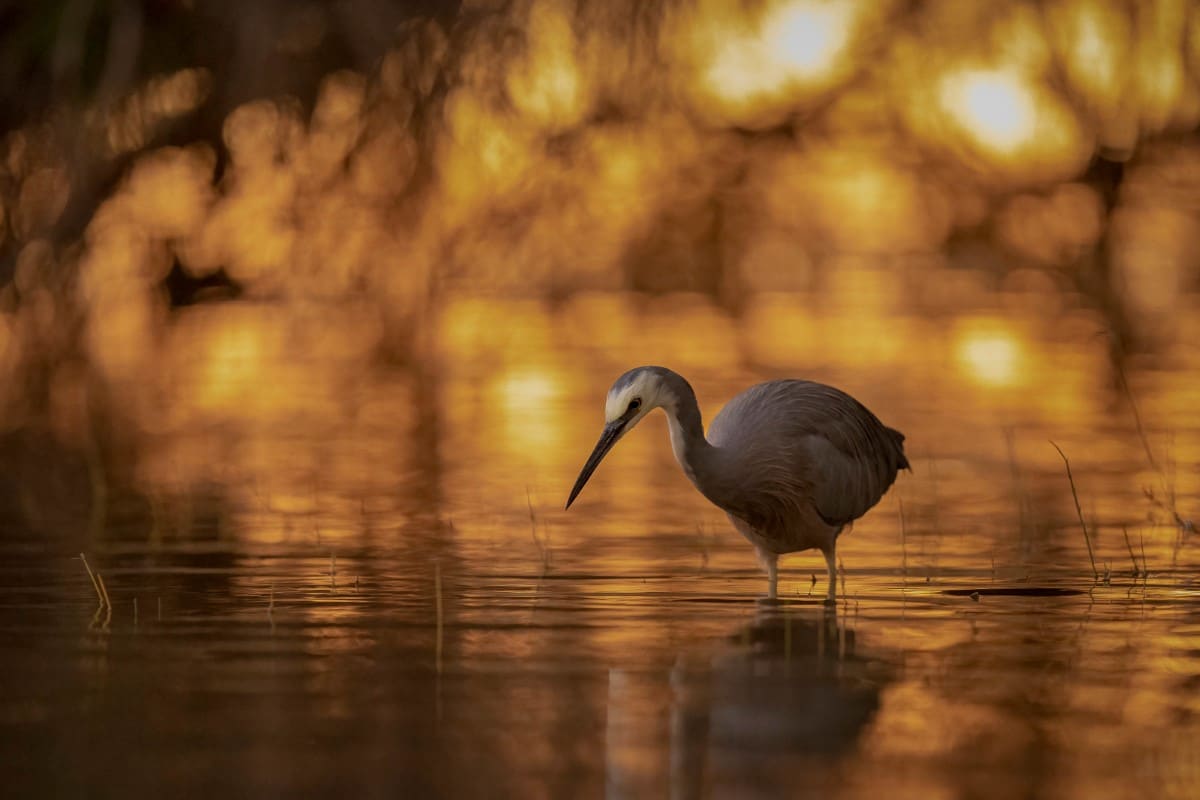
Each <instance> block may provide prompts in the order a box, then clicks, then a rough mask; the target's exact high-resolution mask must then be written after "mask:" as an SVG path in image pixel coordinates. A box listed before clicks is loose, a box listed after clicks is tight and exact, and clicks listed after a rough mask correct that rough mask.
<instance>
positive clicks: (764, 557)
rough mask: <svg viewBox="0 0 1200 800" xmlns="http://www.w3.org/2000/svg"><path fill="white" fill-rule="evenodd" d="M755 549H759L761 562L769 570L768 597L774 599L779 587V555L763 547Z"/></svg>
mask: <svg viewBox="0 0 1200 800" xmlns="http://www.w3.org/2000/svg"><path fill="white" fill-rule="evenodd" d="M755 549H756V550H757V551H758V561H759V563H760V564H762V565H763V569H765V570H766V571H767V599H768V600H774V599H775V598H776V595H777V593H778V589H779V556H777V555H776V554H775V553H768V552H767V551H766V550H763V549H762V548H755Z"/></svg>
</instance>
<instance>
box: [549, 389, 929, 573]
mask: <svg viewBox="0 0 1200 800" xmlns="http://www.w3.org/2000/svg"><path fill="white" fill-rule="evenodd" d="M641 395H645V396H646V398H647V399H646V403H647V407H645V408H642V407H640V406H641V404H642V397H641ZM609 398H610V403H616V404H617V405H616V407H615V408H614V409H613V410H612V411H613V413H612V416H613V419H611V420H610V422H609V424H608V425H607V426H606V428H605V435H604V436H602V437H601V442H600V444H598V445H597V448H596V450H595V451H594V452H593V454H592V457H591V458H590V459H589V461H588V464H587V465H586V466H585V468H584V471H583V472H582V473H581V474H580V478H579V480H578V481H577V482H576V485H575V489H574V490H573V491H572V494H571V500H574V498H575V496H576V495H577V494H578V493H579V491H580V490H581V489H582V487H583V484H584V483H585V482H586V480H587V478H588V476H590V475H591V471H592V470H593V469H595V466H596V464H598V463H599V460H600V459H601V458H603V456H604V454H605V453H606V452H607V451H608V449H609V448H611V447H612V445H613V444H614V443H615V442H616V441H617V440H618V439H619V438H620V437H621V436H622V435H624V433H625V432H626V431H627V430H628V429H629V428H632V427H633V426H634V425H636V424H637V422H638V421H639V420H640V419H641V417H642V416H644V415H645V413H647V412H648V411H649V410H650V408H651V407H652V406H661V407H662V408H663V410H664V411H665V412H666V414H667V418H668V423H669V425H670V428H671V443H672V448H673V449H674V451H675V455H676V457H677V459H678V460H679V463H680V465H681V466H682V467H683V469H684V472H685V473H686V474H687V476H688V478H689V479H690V480H691V481H692V482H693V483H694V484H695V485H696V488H698V489H699V490H700V492H701V493H702V494H704V496H705V497H707V498H708V499H709V500H710V501H712V502H713V503H714V504H715V505H717V506H719V507H720V508H722V509H723V510H724V511H725V512H726V513H727V514H728V515H729V517H730V520H731V521H732V522H733V524H734V526H735V527H736V528H737V529H738V530H739V531H740V532H741V533H742V534H743V535H745V536H746V538H747V539H749V540H750V541H751V542H752V543H753V544H754V545H755V547H756V549H757V550H758V553H759V557H760V559H761V560H762V561H763V563H764V565H765V566H766V568H767V571H768V574H769V576H770V586H771V596H774V594H775V576H776V569H775V564H776V559H777V557H778V556H779V555H780V554H783V553H790V552H794V551H797V550H806V549H809V548H817V549H819V550H821V551H822V553H824V555H825V557H826V562H827V564H828V566H829V569H830V595H831V596H832V594H833V590H834V585H833V577H834V564H835V562H834V549H835V547H836V539H837V536H838V534H839V533H840V532H841V531H842V529H843V528H844V527H845V526H846V525H848V524H850V523H851V522H853V521H854V520H856V519H858V518H859V517H861V516H862V515H863V514H865V513H866V512H867V511H868V510H870V509H871V507H872V506H874V505H875V504H876V503H878V502H879V500H880V498H881V497H883V495H884V493H886V492H887V490H888V488H889V487H891V485H892V483H893V482H894V481H895V480H896V475H897V473H898V472H899V470H901V469H906V468H908V466H909V464H908V459H907V458H906V457H905V455H904V446H903V443H904V436H903V435H902V434H901V433H900V432H899V431H896V430H894V429H892V428H889V427H887V426H886V425H884V424H883V423H882V422H880V421H879V419H878V418H877V417H876V416H875V415H874V414H872V413H871V412H870V411H869V410H868V409H867V408H866V407H865V406H863V405H862V404H861V403H859V402H858V401H857V400H855V399H854V398H853V397H851V396H850V395H848V394H846V393H845V392H842V391H840V390H838V389H835V388H833V387H831V386H826V385H824V384H820V383H814V382H812V381H802V380H777V381H769V382H767V383H760V384H758V385H756V386H752V387H750V388H749V389H747V390H746V391H744V392H742V393H741V394H739V395H737V396H736V397H734V398H733V399H732V400H730V401H729V403H728V404H727V405H726V406H725V407H724V408H723V409H721V411H720V413H719V414H717V416H716V417H715V418H714V419H713V422H712V425H711V427H710V428H709V432H708V436H707V437H705V435H704V427H703V423H702V419H701V415H700V408H699V405H698V404H697V402H696V395H695V392H694V391H693V390H692V387H691V385H690V384H688V382H687V381H686V380H685V379H684V378H683V377H682V376H680V375H679V374H677V373H675V372H673V371H671V370H669V369H666V368H664V367H638V368H637V369H633V370H630V371H629V372H626V373H625V374H624V375H622V376H621V377H619V378H618V379H617V380H616V382H615V383H614V384H613V387H612V389H610V390H609ZM635 400H636V401H637V402H636V405H634V401H635ZM626 403H628V404H630V405H628V406H626V405H625V404H626ZM651 404H652V405H651ZM569 505H570V503H569V502H568V506H569Z"/></svg>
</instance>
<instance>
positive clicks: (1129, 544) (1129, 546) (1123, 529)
mask: <svg viewBox="0 0 1200 800" xmlns="http://www.w3.org/2000/svg"><path fill="white" fill-rule="evenodd" d="M1121 533H1122V534H1123V535H1124V536H1125V549H1126V550H1128V551H1129V560H1130V561H1132V562H1133V577H1135V578H1136V577H1137V576H1138V575H1140V574H1141V570H1139V569H1138V563H1137V558H1135V557H1134V555H1133V543H1132V542H1130V541H1129V527H1128V526H1126V525H1122V526H1121Z"/></svg>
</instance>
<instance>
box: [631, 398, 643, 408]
mask: <svg viewBox="0 0 1200 800" xmlns="http://www.w3.org/2000/svg"><path fill="white" fill-rule="evenodd" d="M641 407H642V398H640V397H635V398H633V399H632V400H630V401H629V410H630V411H637V410H638V409H639V408H641Z"/></svg>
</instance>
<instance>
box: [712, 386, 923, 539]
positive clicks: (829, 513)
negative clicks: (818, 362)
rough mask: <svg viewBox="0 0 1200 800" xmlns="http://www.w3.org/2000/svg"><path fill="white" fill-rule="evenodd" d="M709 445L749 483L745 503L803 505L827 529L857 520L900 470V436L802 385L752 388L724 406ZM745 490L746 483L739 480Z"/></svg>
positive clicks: (828, 390)
mask: <svg viewBox="0 0 1200 800" xmlns="http://www.w3.org/2000/svg"><path fill="white" fill-rule="evenodd" d="M709 438H710V439H711V440H713V444H716V445H718V446H725V445H729V446H730V447H731V448H736V449H737V450H738V452H739V453H740V454H741V455H740V456H739V460H741V461H742V462H743V470H745V472H746V474H748V475H751V476H757V477H758V478H759V480H756V481H755V484H756V488H755V489H754V490H753V491H752V492H751V493H749V494H752V495H753V499H752V500H750V503H751V504H753V505H754V506H755V507H757V508H765V506H766V505H770V504H772V503H775V504H784V505H789V504H794V503H795V502H797V501H801V502H802V501H803V500H804V499H807V500H809V502H811V503H812V505H813V507H814V508H815V509H816V511H817V513H818V514H820V515H821V517H822V518H823V519H824V520H825V521H826V522H827V523H829V524H830V525H834V526H841V525H844V524H846V523H848V522H850V521H852V520H855V519H857V518H858V517H861V516H862V515H863V514H865V513H866V512H867V511H868V510H869V509H870V508H871V507H872V506H874V505H875V504H876V503H877V502H879V499H880V498H881V497H882V496H883V494H884V492H886V491H887V490H888V488H889V487H890V486H891V485H892V483H893V482H894V481H895V479H896V473H897V471H898V470H900V469H904V468H906V467H908V460H907V459H906V458H905V457H904V449H903V441H904V436H903V435H902V434H900V433H899V432H898V431H895V430H892V429H891V428H888V427H887V426H885V425H884V424H883V423H882V422H880V421H879V419H878V418H877V417H876V416H875V415H874V414H872V413H871V412H870V411H869V410H868V409H867V408H866V407H865V406H863V405H862V404H861V403H859V402H858V401H857V400H855V399H854V398H853V397H850V396H849V395H847V394H845V393H844V392H842V391H840V390H838V389H835V388H833V387H831V386H825V385H823V384H819V383H812V382H810V381H772V382H770V383H764V384H759V385H758V386H755V387H752V388H751V389H748V390H747V391H745V392H743V393H742V394H741V395H738V397H736V398H734V400H732V401H730V403H729V405H727V406H726V407H725V408H724V409H722V410H721V413H720V414H718V415H717V418H716V419H714V420H713V424H712V428H711V430H710V436H709ZM747 483H750V482H749V481H747Z"/></svg>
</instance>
